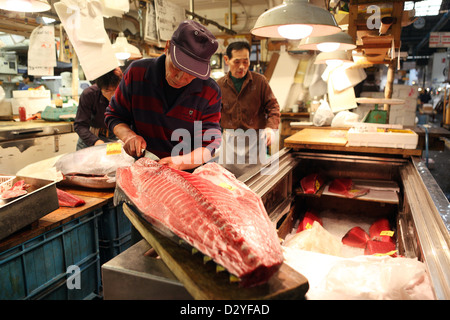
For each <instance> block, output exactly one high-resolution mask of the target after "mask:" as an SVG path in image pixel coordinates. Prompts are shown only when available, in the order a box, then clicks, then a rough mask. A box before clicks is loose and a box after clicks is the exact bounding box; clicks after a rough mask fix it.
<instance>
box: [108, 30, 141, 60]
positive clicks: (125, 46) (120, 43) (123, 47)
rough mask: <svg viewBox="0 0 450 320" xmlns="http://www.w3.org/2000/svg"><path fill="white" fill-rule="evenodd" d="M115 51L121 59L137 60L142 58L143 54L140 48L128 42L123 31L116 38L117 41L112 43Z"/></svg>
mask: <svg viewBox="0 0 450 320" xmlns="http://www.w3.org/2000/svg"><path fill="white" fill-rule="evenodd" d="M112 47H113V50H114V53H115V54H116V57H117V59H119V60H127V59H130V60H135V59H139V58H142V54H141V52H140V51H139V49H138V48H136V47H135V46H133V45H132V44H130V43H128V41H127V38H126V37H125V36H124V34H123V33H122V32H121V33H119V36H118V37H117V38H116V42H115V43H114V44H113V45H112Z"/></svg>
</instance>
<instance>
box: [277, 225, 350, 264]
mask: <svg viewBox="0 0 450 320" xmlns="http://www.w3.org/2000/svg"><path fill="white" fill-rule="evenodd" d="M284 246H285V247H288V248H295V249H300V250H306V251H312V252H318V253H324V254H329V255H333V256H340V255H341V250H342V243H341V241H340V239H338V238H336V237H335V236H333V235H332V234H331V233H329V232H328V231H327V230H325V229H324V228H323V227H322V226H321V225H320V223H318V222H317V221H314V223H313V225H312V227H311V228H310V229H306V230H303V231H301V232H299V233H296V234H295V235H294V236H292V237H290V238H288V239H287V240H286V241H285V243H284Z"/></svg>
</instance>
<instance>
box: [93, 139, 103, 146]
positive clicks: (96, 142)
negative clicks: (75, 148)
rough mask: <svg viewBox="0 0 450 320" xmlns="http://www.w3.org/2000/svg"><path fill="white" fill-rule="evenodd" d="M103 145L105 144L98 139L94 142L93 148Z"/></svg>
mask: <svg viewBox="0 0 450 320" xmlns="http://www.w3.org/2000/svg"><path fill="white" fill-rule="evenodd" d="M104 143H105V141H103V140H101V139H99V140H97V141H95V143H94V146H98V145H100V144H104Z"/></svg>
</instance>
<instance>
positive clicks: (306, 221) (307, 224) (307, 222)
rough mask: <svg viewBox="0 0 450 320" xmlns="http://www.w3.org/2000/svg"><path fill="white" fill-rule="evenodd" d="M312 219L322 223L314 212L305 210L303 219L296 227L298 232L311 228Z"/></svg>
mask: <svg viewBox="0 0 450 320" xmlns="http://www.w3.org/2000/svg"><path fill="white" fill-rule="evenodd" d="M314 221H317V222H318V223H320V225H323V224H322V219H320V218H319V217H318V216H317V214H316V213H315V212H314V213H313V212H311V211H307V212H306V213H305V216H304V218H303V220H302V221H301V222H300V224H299V226H298V228H297V232H300V231H303V230H306V229H311V228H312V225H313V223H314Z"/></svg>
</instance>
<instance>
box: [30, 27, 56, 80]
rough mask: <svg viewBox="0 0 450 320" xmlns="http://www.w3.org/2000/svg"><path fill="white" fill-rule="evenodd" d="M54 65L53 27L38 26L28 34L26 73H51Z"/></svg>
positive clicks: (37, 74)
mask: <svg viewBox="0 0 450 320" xmlns="http://www.w3.org/2000/svg"><path fill="white" fill-rule="evenodd" d="M54 67H56V49H55V27H54V26H39V27H37V28H35V29H34V30H33V32H31V35H30V44H29V46H28V74H29V75H33V76H45V75H53V68H54Z"/></svg>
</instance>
